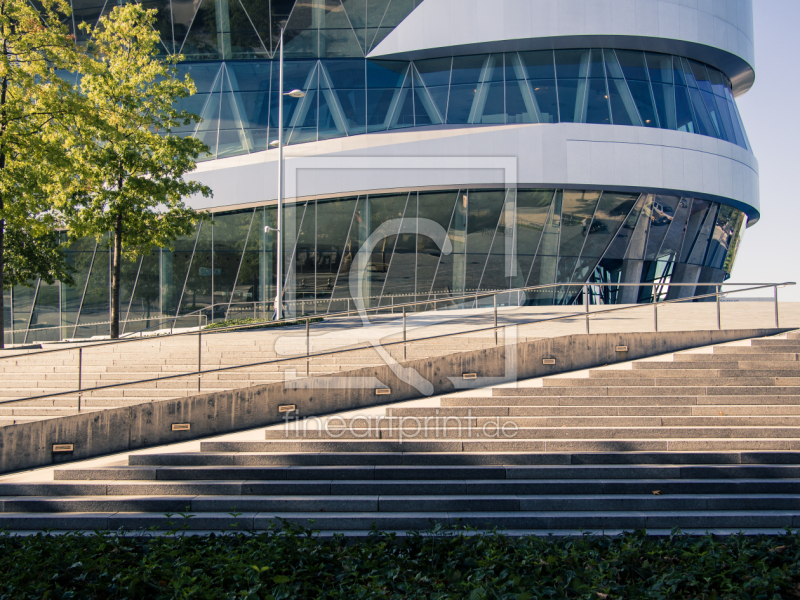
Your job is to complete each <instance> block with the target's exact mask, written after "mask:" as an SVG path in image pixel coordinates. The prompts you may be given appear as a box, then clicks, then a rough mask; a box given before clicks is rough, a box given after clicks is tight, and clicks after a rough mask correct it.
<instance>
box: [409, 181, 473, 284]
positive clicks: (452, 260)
mask: <svg viewBox="0 0 800 600" xmlns="http://www.w3.org/2000/svg"><path fill="white" fill-rule="evenodd" d="M449 195H450V194H449V193H446V192H445V193H443V195H442V196H440V198H441V200H440V201H442V204H443V207H444V206H447V205H448V204H449V202H448V201H447V200H448V196H449ZM426 196H427V197H426ZM423 199H424V200H425V204H428V203H429V202H430V201H432V200H435V199H436V197H435V196H433V195H426V194H420V195H419V202H420V207H419V210H420V217H422V215H423V214H424V213H423V210H424V209H427V207H423ZM468 204H469V198H468V193H467V191H466V190H461V191H460V192H458V196H457V198H456V202H455V208H454V209H453V212H452V213H451V215H452V216H451V218H450V221H449V223H450V224H449V227H448V229H447V237H448V239H449V240H450V243H451V244H452V247H453V251H452V252H451V253H450V254H446V255H442V256H441V258H440V260H439V264H438V266H437V269H436V278H435V280H434V282H433V286H431V293H433V294H442V293H453V294H463V293H464V277H465V273H466V239H467V238H466V236H467V206H468ZM436 252H439V248H438V247H437V248H436ZM417 256H418V260H419V258H422V254H421V253H418V254H417ZM417 264H419V262H418V263H417ZM420 267H421V265H420ZM423 292H424V288H422V287H421V286H420V285H419V283H418V285H417V293H423Z"/></svg>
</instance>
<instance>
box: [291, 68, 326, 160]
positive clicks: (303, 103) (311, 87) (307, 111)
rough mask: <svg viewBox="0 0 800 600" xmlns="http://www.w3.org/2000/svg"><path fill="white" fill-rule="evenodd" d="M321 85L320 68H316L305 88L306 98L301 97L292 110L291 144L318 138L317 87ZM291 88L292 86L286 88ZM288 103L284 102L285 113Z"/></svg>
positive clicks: (313, 140) (312, 140)
mask: <svg viewBox="0 0 800 600" xmlns="http://www.w3.org/2000/svg"><path fill="white" fill-rule="evenodd" d="M318 85H319V69H314V72H313V75H312V76H311V77H310V78H309V80H308V82H307V84H306V85H305V86H304V87H303V89H305V92H306V95H305V98H300V99H299V102H298V104H297V105H296V107H295V109H294V110H293V111H292V112H291V117H290V119H289V124H288V127H289V128H290V129H291V134H290V136H289V141H288V143H289V144H302V143H305V142H315V141H316V140H317V122H318V121H317V118H318V116H319V98H318V93H317V88H318ZM284 89H286V90H291V89H292V88H286V87H284ZM285 112H286V104H284V114H285Z"/></svg>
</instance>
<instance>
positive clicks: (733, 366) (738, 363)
mask: <svg viewBox="0 0 800 600" xmlns="http://www.w3.org/2000/svg"><path fill="white" fill-rule="evenodd" d="M793 362H796V361H781V360H774V361H769V360H763V361H754V360H714V361H696V362H688V361H663V360H658V361H655V360H643V361H637V362H634V363H632V365H631V366H632V367H633V368H632V370H633V371H666V370H670V371H672V370H675V371H684V372H687V373H689V372H691V371H698V372H699V371H705V370H708V371H713V370H726V371H739V370H752V371H769V370H779V371H780V370H792V371H795V370H800V362H798V363H797V364H796V365H794V364H792V363H793ZM608 370H610V369H608ZM620 371H622V370H621V369H614V370H613V372H620ZM622 372H627V371H622ZM667 376H671V375H667Z"/></svg>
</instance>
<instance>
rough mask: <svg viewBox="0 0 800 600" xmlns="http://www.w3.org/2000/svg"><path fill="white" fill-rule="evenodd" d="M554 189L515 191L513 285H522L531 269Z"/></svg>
mask: <svg viewBox="0 0 800 600" xmlns="http://www.w3.org/2000/svg"><path fill="white" fill-rule="evenodd" d="M554 194H555V190H518V191H517V231H516V239H517V250H516V259H517V272H518V273H519V279H517V280H515V281H514V283H513V286H514V287H524V286H525V283H526V281H527V278H528V273H529V272H530V270H531V265H532V264H533V259H534V257H535V256H536V250H537V249H538V248H539V241H540V240H541V238H542V231H543V229H544V225H545V221H546V220H547V215H548V214H549V213H550V206H551V204H552V203H553V195H554Z"/></svg>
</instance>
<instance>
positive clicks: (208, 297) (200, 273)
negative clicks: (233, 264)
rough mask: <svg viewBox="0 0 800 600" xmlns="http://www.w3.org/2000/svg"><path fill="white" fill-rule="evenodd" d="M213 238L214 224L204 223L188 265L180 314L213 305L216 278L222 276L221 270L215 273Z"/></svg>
mask: <svg viewBox="0 0 800 600" xmlns="http://www.w3.org/2000/svg"><path fill="white" fill-rule="evenodd" d="M212 236H213V224H212V223H210V222H206V223H202V224H201V227H200V234H199V236H198V238H197V245H196V246H195V248H194V254H193V255H192V257H191V259H190V261H187V262H188V263H189V264H188V265H187V266H188V275H187V276H186V280H185V281H186V285H185V287H184V289H183V298H182V300H181V304H180V307H179V313H178V314H186V313H190V312H194V311H196V310H197V309H200V308H204V307H206V306H209V305H210V304H211V303H212V298H213V293H214V276H215V275H220V274H221V271H220V270H216V271H215V268H214V264H213V256H212V239H213V237H212ZM185 272H186V271H184V273H185ZM178 281H180V280H178ZM180 283H181V285H182V284H183V281H180ZM179 293H180V292H179Z"/></svg>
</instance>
